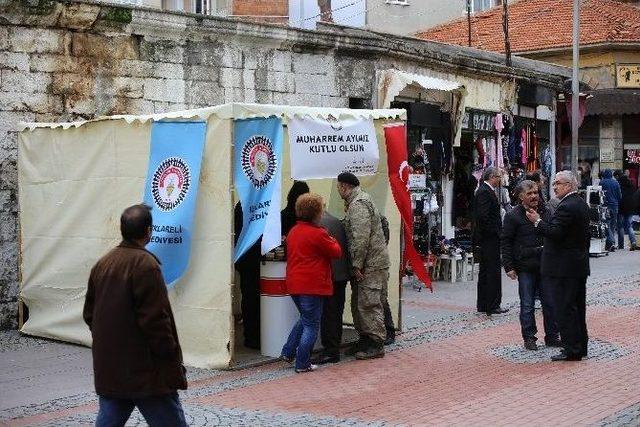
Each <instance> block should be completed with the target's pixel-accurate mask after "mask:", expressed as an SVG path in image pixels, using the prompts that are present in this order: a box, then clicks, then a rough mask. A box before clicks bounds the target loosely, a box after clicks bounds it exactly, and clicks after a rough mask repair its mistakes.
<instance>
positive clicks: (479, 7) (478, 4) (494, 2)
mask: <svg viewBox="0 0 640 427" xmlns="http://www.w3.org/2000/svg"><path fill="white" fill-rule="evenodd" d="M500 5H502V0H471V12H472V13H478V12H482V11H484V10H487V9H491V8H492V7H495V6H500Z"/></svg>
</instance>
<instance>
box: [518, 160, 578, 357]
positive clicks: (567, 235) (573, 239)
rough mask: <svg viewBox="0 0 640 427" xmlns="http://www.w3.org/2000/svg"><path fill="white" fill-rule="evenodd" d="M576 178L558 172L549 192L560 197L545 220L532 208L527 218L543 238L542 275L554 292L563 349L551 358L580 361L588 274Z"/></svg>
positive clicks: (569, 174)
mask: <svg viewBox="0 0 640 427" xmlns="http://www.w3.org/2000/svg"><path fill="white" fill-rule="evenodd" d="M577 190H578V180H577V179H576V177H575V175H574V174H573V173H571V172H570V171H560V172H558V173H557V174H556V176H555V179H554V180H553V191H554V192H555V194H556V197H557V198H558V199H560V203H559V204H558V208H557V209H556V211H555V212H554V214H553V217H551V219H550V220H549V221H545V220H543V219H541V218H540V215H539V214H538V213H537V212H536V211H535V210H534V209H528V210H527V218H529V221H531V222H532V223H533V225H534V227H535V228H536V232H537V233H539V234H540V235H542V236H543V237H544V249H543V250H542V275H543V276H547V277H549V282H550V285H551V287H552V289H553V292H554V303H555V306H556V318H557V320H558V327H559V329H560V336H561V338H562V346H563V347H564V351H563V352H562V353H560V354H558V355H556V356H552V357H551V360H554V361H557V360H581V359H582V358H583V357H585V356H586V355H587V344H588V341H589V336H588V333H587V322H586V294H587V290H586V283H587V277H588V276H589V273H590V271H589V240H590V233H589V208H588V206H587V204H586V203H585V201H584V200H582V198H581V197H580V196H579V195H578V194H577Z"/></svg>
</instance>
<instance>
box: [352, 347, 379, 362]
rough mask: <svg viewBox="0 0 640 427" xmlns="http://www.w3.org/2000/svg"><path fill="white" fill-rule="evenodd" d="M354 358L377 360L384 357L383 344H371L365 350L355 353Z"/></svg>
mask: <svg viewBox="0 0 640 427" xmlns="http://www.w3.org/2000/svg"><path fill="white" fill-rule="evenodd" d="M355 356H356V359H358V360H367V359H377V358H379V357H384V345H383V343H380V344H373V345H371V346H370V347H369V348H367V349H366V350H363V351H359V352H357V353H356V355H355Z"/></svg>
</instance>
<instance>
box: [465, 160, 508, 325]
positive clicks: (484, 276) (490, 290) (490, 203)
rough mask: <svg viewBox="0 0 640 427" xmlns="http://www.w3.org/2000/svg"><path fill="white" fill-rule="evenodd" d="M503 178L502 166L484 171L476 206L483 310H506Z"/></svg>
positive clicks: (475, 237)
mask: <svg viewBox="0 0 640 427" xmlns="http://www.w3.org/2000/svg"><path fill="white" fill-rule="evenodd" d="M501 181H502V173H501V172H500V169H498V168H494V167H491V166H490V167H488V168H486V169H485V170H484V172H483V173H482V182H481V183H480V185H479V186H478V190H477V191H476V195H475V199H474V202H473V206H474V220H475V224H474V230H473V240H474V245H477V246H480V254H481V256H480V271H479V273H478V301H477V309H478V312H480V313H487V316H491V315H492V314H501V313H506V312H507V311H509V309H503V308H500V303H501V302H502V275H501V274H500V232H501V230H502V221H501V219H500V204H499V203H498V196H497V194H496V188H498V186H499V185H500V182H501Z"/></svg>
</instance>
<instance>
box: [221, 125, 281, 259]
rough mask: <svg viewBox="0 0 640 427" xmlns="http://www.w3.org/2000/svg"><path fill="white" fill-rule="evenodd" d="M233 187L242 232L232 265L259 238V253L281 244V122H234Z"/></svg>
mask: <svg viewBox="0 0 640 427" xmlns="http://www.w3.org/2000/svg"><path fill="white" fill-rule="evenodd" d="M233 157H234V183H235V187H236V190H237V192H238V197H239V198H240V204H241V205H242V215H243V217H242V231H241V232H240V236H239V237H238V241H237V243H236V249H235V256H234V259H233V260H234V262H235V261H237V260H238V258H240V257H241V256H242V255H243V254H244V253H245V252H246V251H247V250H248V249H249V248H250V247H251V246H252V245H253V244H254V243H255V242H256V241H257V240H258V239H259V238H260V236H262V247H261V252H262V253H263V254H265V253H267V252H268V251H270V250H271V249H273V248H275V247H277V246H279V245H280V243H281V239H282V233H281V232H280V230H281V225H280V199H281V187H282V161H281V159H282V121H281V120H280V119H279V118H278V117H269V118H256V119H244V120H236V121H235V122H234V156H233Z"/></svg>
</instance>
